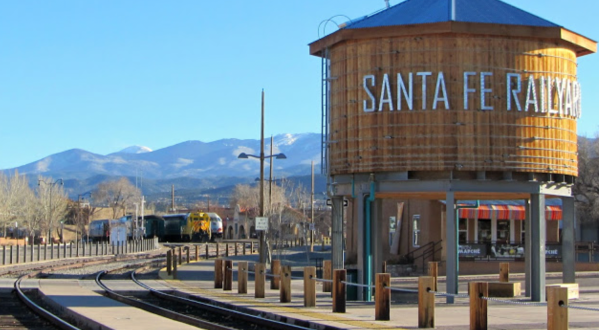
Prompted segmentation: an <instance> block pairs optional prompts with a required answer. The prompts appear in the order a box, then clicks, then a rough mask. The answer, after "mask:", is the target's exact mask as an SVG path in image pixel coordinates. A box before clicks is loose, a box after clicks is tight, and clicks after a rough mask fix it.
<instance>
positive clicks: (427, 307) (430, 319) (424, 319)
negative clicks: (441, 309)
mask: <svg viewBox="0 0 599 330" xmlns="http://www.w3.org/2000/svg"><path fill="white" fill-rule="evenodd" d="M429 265H430V264H429ZM435 284H436V278H434V277H432V276H420V277H419V278H418V328H434V327H435V294H434V293H432V292H429V291H436V290H434V289H433V287H434V286H435Z"/></svg>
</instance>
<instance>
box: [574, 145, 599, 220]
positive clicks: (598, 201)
mask: <svg viewBox="0 0 599 330" xmlns="http://www.w3.org/2000/svg"><path fill="white" fill-rule="evenodd" d="M573 194H574V196H575V201H576V212H577V217H578V221H579V223H596V222H597V220H598V219H599V139H598V138H595V139H592V140H591V139H588V138H585V137H579V138H578V178H577V179H576V182H575V183H574V187H573Z"/></svg>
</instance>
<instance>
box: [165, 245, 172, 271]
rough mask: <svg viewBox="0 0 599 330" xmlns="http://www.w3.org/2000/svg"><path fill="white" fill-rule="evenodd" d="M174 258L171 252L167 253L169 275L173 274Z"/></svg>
mask: <svg viewBox="0 0 599 330" xmlns="http://www.w3.org/2000/svg"><path fill="white" fill-rule="evenodd" d="M172 257H173V256H172V253H171V250H168V251H166V273H167V274H168V275H171V274H172V269H171V266H172V263H173V262H172V261H171V259H172Z"/></svg>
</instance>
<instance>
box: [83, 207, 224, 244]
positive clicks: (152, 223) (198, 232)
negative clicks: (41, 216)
mask: <svg viewBox="0 0 599 330" xmlns="http://www.w3.org/2000/svg"><path fill="white" fill-rule="evenodd" d="M138 220H139V221H138V222H137V223H136V224H133V217H132V216H130V215H129V216H125V217H122V218H119V219H116V220H110V219H102V220H94V221H92V222H90V224H89V236H88V238H89V239H90V240H92V241H108V240H109V239H110V233H111V230H112V229H113V228H114V227H115V226H118V227H120V228H121V231H119V232H120V234H119V235H126V237H127V238H128V239H131V238H133V237H140V236H143V237H144V238H154V237H157V238H158V240H159V241H161V242H208V241H214V240H215V239H217V238H222V237H223V221H222V219H221V217H220V216H219V215H218V214H217V213H214V212H191V213H177V214H165V215H162V216H159V215H147V216H144V219H143V231H141V229H142V228H139V227H140V226H141V217H138ZM136 228H137V230H136ZM136 232H137V233H138V235H136V234H135V233H136Z"/></svg>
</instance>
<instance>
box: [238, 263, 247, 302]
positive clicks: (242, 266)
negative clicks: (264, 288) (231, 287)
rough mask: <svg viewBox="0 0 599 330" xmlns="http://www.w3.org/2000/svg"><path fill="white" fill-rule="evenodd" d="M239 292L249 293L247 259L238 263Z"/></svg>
mask: <svg viewBox="0 0 599 330" xmlns="http://www.w3.org/2000/svg"><path fill="white" fill-rule="evenodd" d="M237 293H243V294H245V293H248V263H247V261H240V262H238V263H237Z"/></svg>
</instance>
